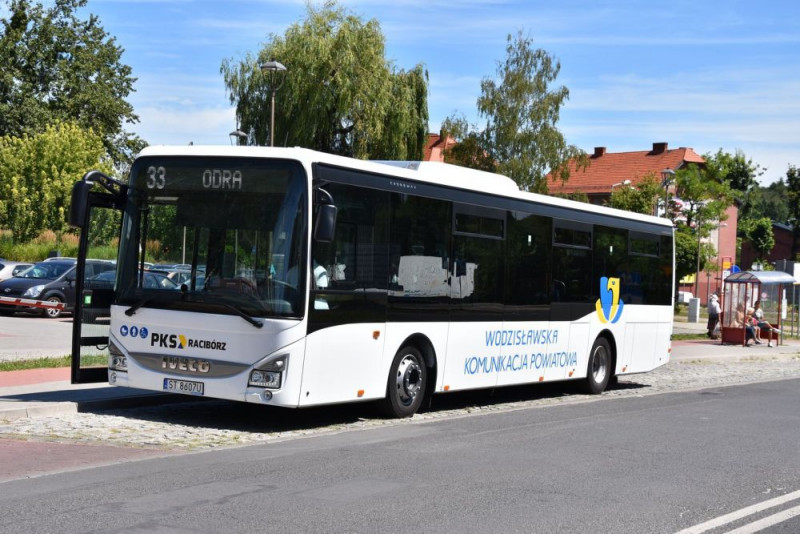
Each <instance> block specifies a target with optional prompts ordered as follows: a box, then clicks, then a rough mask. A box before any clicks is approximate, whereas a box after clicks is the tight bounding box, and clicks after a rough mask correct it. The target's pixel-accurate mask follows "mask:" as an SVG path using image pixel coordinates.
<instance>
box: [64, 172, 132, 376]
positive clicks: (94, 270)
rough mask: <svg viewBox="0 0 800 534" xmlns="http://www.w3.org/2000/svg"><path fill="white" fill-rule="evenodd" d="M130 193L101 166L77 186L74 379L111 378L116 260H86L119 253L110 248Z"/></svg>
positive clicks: (73, 216) (73, 219) (71, 215)
mask: <svg viewBox="0 0 800 534" xmlns="http://www.w3.org/2000/svg"><path fill="white" fill-rule="evenodd" d="M95 184H99V186H100V187H102V188H103V189H105V191H104V192H103V191H101V190H100V187H94V186H95ZM93 187H94V189H96V190H93ZM126 192H127V186H126V185H124V184H122V183H120V182H118V181H116V180H114V179H113V178H109V177H107V176H105V175H103V174H102V173H100V172H97V171H91V172H89V173H87V174H86V175H85V176H84V177H83V179H82V180H81V181H79V182H76V183H75V185H74V186H73V190H72V204H71V206H70V213H69V222H70V224H71V225H73V226H76V227H78V228H80V230H81V233H80V244H79V248H78V263H77V268H76V276H75V282H74V284H75V295H76V298H75V307H74V309H73V312H72V318H73V319H72V362H71V367H72V383H73V384H80V383H89V382H104V381H106V380H108V332H109V322H110V315H111V314H110V308H111V303H112V302H113V301H114V297H115V279H116V276H115V272H116V269H115V264H114V263H112V262H111V261H88V262H87V258H98V257H108V256H111V255H113V257H115V258H116V256H117V254H116V250H113V251H110V250H109V248H111V247H112V246H115V245H113V243H114V242H115V240H116V242H118V238H119V234H120V225H121V220H122V208H123V206H124V199H125V195H126Z"/></svg>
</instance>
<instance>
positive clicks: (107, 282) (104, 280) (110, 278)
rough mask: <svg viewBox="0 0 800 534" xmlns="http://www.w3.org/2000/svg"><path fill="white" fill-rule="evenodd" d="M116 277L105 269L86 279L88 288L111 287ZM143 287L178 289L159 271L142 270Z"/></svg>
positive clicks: (114, 273)
mask: <svg viewBox="0 0 800 534" xmlns="http://www.w3.org/2000/svg"><path fill="white" fill-rule="evenodd" d="M116 278H117V273H116V271H105V272H102V273H100V274H97V275H95V276H93V277H91V278H88V279H87V280H86V287H87V288H90V289H112V288H113V287H114V281H115V280H116ZM144 287H145V289H179V287H180V286H179V285H178V284H176V283H175V282H173V281H172V280H170V279H169V278H168V277H167V276H166V275H163V274H161V273H153V272H149V271H145V272H144Z"/></svg>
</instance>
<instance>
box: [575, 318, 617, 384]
mask: <svg viewBox="0 0 800 534" xmlns="http://www.w3.org/2000/svg"><path fill="white" fill-rule="evenodd" d="M615 369H616V343H614V336H612V335H611V333H610V332H608V331H603V332H601V333H600V334H599V335H598V336H597V338H596V339H595V340H594V343H593V344H592V349H591V350H590V351H589V358H588V361H587V363H586V378H585V379H584V381H583V384H582V386H583V387H582V389H583V391H584V392H585V393H588V394H590V395H598V394H600V393H602V392H603V391H604V390H605V389H606V387H608V385H609V384H612V383H613V377H615V374H616V373H615Z"/></svg>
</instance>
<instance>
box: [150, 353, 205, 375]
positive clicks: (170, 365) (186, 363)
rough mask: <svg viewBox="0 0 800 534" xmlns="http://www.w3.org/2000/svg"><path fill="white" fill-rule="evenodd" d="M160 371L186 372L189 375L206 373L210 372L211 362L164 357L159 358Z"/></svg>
mask: <svg viewBox="0 0 800 534" xmlns="http://www.w3.org/2000/svg"><path fill="white" fill-rule="evenodd" d="M161 368H162V369H172V370H176V371H188V372H190V373H207V372H209V371H210V370H211V362H209V361H208V360H198V359H195V358H181V357H179V356H164V357H163V358H161Z"/></svg>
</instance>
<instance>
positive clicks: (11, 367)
mask: <svg viewBox="0 0 800 534" xmlns="http://www.w3.org/2000/svg"><path fill="white" fill-rule="evenodd" d="M71 364H72V358H71V357H70V356H68V355H67V356H59V357H47V358H34V359H31V360H14V361H10V362H0V372H4V371H25V370H28V369H50V368H54V367H69V366H70V365H71ZM106 365H108V356H103V355H97V356H83V357H82V358H81V366H82V367H105V366H106Z"/></svg>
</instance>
